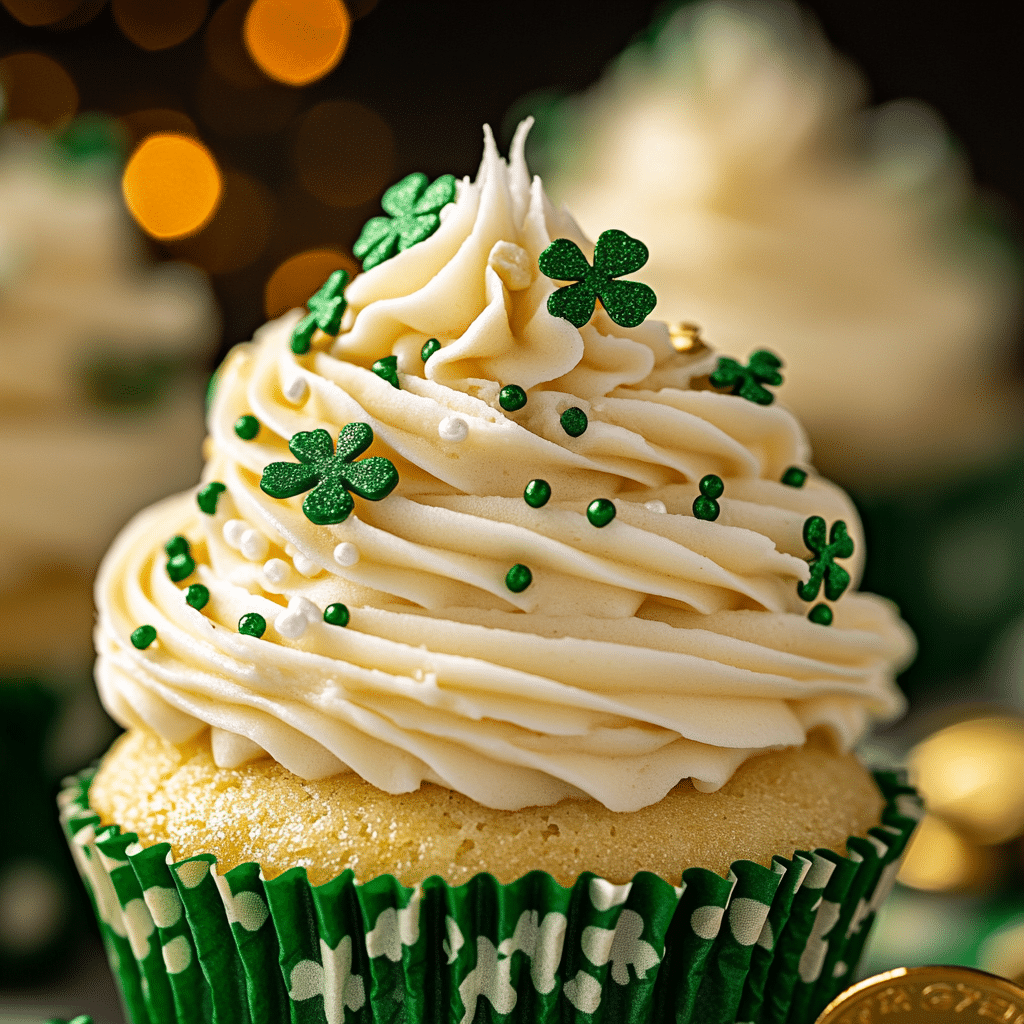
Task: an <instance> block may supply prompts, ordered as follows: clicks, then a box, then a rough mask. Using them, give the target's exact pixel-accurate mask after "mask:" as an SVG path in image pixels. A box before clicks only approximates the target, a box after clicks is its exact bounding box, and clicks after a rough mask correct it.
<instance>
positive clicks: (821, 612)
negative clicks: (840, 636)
mask: <svg viewBox="0 0 1024 1024" xmlns="http://www.w3.org/2000/svg"><path fill="white" fill-rule="evenodd" d="M807 618H809V619H810V620H811V622H814V623H817V625H819V626H831V625H832V609H831V608H829V606H828V605H827V604H816V605H815V606H814V607H813V608H812V609H811V610H810V611H809V612H808V613H807Z"/></svg>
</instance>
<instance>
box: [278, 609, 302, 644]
mask: <svg viewBox="0 0 1024 1024" xmlns="http://www.w3.org/2000/svg"><path fill="white" fill-rule="evenodd" d="M308 625H309V620H308V619H307V618H306V616H305V615H303V614H302V613H301V612H293V611H292V610H291V608H289V609H288V611H286V612H281V614H280V615H278V617H277V618H276V619H274V629H276V630H277V631H278V633H280V634H281V636H284V637H287V638H288V639H289V640H298V639H299V637H300V636H302V634H303V633H305V632H306V627H307V626H308Z"/></svg>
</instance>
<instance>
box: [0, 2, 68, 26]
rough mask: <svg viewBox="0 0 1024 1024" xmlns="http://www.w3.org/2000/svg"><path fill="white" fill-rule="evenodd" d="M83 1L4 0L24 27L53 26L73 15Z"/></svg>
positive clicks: (5, 5) (5, 4)
mask: <svg viewBox="0 0 1024 1024" xmlns="http://www.w3.org/2000/svg"><path fill="white" fill-rule="evenodd" d="M81 2H82V0H3V5H4V7H6V8H7V10H9V11H10V12H11V14H13V15H14V17H15V18H17V19H18V21H20V22H21V23H22V24H23V25H31V26H36V25H52V24H53V23H54V22H57V21H61V20H62V19H64V18H66V17H68V15H69V14H72V13H73V12H74V10H75V8H76V7H78V5H79V4H80V3H81Z"/></svg>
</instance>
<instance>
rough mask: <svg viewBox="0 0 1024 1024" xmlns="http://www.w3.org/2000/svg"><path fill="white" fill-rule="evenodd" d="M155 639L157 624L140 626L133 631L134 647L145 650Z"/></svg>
mask: <svg viewBox="0 0 1024 1024" xmlns="http://www.w3.org/2000/svg"><path fill="white" fill-rule="evenodd" d="M155 639H156V627H155V626H150V625H145V626H139V628H138V629H136V630H135V631H134V632H133V633H132V647H136V648H138V649H139V650H140V651H144V650H145V649H146V648H147V647H148V646H149V645H150V644H151V643H152V642H153V641H154V640H155Z"/></svg>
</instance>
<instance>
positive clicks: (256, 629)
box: [238, 612, 267, 640]
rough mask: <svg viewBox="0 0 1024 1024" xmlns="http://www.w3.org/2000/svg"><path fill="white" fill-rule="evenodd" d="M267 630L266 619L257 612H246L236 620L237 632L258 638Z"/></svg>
mask: <svg viewBox="0 0 1024 1024" xmlns="http://www.w3.org/2000/svg"><path fill="white" fill-rule="evenodd" d="M266 631H267V620H266V619H265V618H263V616H262V615H260V613H259V612H246V613H245V615H243V616H242V617H241V618H240V619H239V620H238V632H239V633H244V634H245V635H246V636H254V637H256V639H257V640H258V639H259V638H260V637H261V636H263V634H264V633H266Z"/></svg>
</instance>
